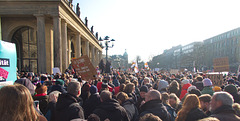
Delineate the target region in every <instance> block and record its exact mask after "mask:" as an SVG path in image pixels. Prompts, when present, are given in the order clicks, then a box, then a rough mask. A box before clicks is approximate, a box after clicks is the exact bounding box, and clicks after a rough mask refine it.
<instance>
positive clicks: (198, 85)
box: [193, 76, 204, 91]
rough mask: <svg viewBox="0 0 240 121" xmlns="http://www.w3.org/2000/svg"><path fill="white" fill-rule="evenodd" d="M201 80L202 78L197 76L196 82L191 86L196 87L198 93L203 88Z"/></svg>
mask: <svg viewBox="0 0 240 121" xmlns="http://www.w3.org/2000/svg"><path fill="white" fill-rule="evenodd" d="M202 80H203V78H202V76H197V77H196V82H194V83H193V85H194V86H196V87H197V89H199V90H200V91H202V90H203V88H204V86H203V82H202Z"/></svg>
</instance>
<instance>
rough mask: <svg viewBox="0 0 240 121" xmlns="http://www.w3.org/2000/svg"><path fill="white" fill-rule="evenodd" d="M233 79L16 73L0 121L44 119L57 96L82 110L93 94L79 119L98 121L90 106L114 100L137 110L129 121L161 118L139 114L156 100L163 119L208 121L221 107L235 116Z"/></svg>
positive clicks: (239, 108) (238, 111) (239, 99)
mask: <svg viewBox="0 0 240 121" xmlns="http://www.w3.org/2000/svg"><path fill="white" fill-rule="evenodd" d="M238 79H239V77H237V75H233V74H229V75H224V76H223V78H222V79H221V81H222V82H223V83H222V85H215V84H214V83H213V81H212V80H211V79H210V78H207V75H206V74H203V73H201V74H198V73H191V72H182V73H179V74H170V73H169V72H151V71H141V72H139V73H137V74H136V73H132V72H123V71H122V72H118V71H116V70H114V71H112V72H111V73H110V74H109V73H108V74H100V75H97V76H95V77H94V78H93V79H82V78H81V76H80V75H78V74H70V72H69V73H64V74H55V75H53V74H52V75H50V74H34V73H30V72H29V73H21V74H19V75H18V79H17V80H16V81H15V84H14V85H11V86H5V87H3V88H1V89H0V95H1V96H0V102H1V104H0V105H1V106H0V115H1V116H0V119H1V120H19V121H23V120H27V121H30V120H39V116H40V115H43V116H45V117H46V118H48V117H47V116H46V115H47V112H48V105H49V103H50V102H54V103H57V102H58V98H59V96H60V95H63V94H70V95H73V96H74V97H76V98H79V99H81V101H80V102H79V104H80V105H81V106H82V107H83V109H84V112H85V107H87V106H86V105H88V103H89V102H90V98H92V97H91V96H93V95H99V96H98V97H99V102H100V103H99V104H96V106H95V107H94V109H92V110H91V111H90V112H89V113H87V115H85V118H84V119H85V120H91V119H92V120H93V119H94V120H96V119H100V118H99V117H101V116H98V115H95V114H94V110H95V108H97V106H98V105H100V104H101V103H103V102H108V101H110V100H116V101H117V102H118V103H119V105H120V106H122V107H124V105H126V102H131V104H132V105H131V106H133V107H135V108H136V109H137V112H135V114H133V115H136V117H134V118H133V116H132V118H129V120H141V121H147V120H153V121H160V120H165V119H161V117H160V116H158V115H156V114H154V113H147V114H145V115H143V116H141V113H142V112H144V111H143V110H144V108H143V106H144V105H147V104H148V103H150V102H153V101H157V100H159V101H161V103H162V104H163V105H164V106H165V107H166V108H165V109H166V110H167V111H168V114H169V115H170V119H169V120H176V121H184V120H187V119H191V116H189V114H190V113H192V112H194V111H193V110H195V109H196V111H201V112H203V114H202V115H201V116H199V118H198V120H200V119H206V121H207V120H208V118H210V117H215V118H216V119H218V118H219V117H217V116H215V114H217V113H218V112H219V111H218V110H220V109H221V108H222V107H223V106H225V107H230V108H231V109H233V111H234V114H235V115H236V116H237V115H238V116H240V105H239V104H240V96H239V93H240V92H239V91H240V90H239V86H240V85H239V80H238ZM9 95H11V96H9ZM34 101H39V105H38V106H37V105H34V103H33V102H34ZM90 105H91V104H90ZM198 109H199V110H198ZM125 110H126V112H128V113H129V111H128V109H127V108H126V109H125ZM16 112H17V113H16ZM22 113H24V114H22ZM213 114H214V115H213ZM10 115H11V116H10ZM129 115H130V114H128V117H131V116H129ZM131 115H132V114H131ZM94 117H97V118H94ZM238 118H239V117H238ZM209 120H210V119H209Z"/></svg>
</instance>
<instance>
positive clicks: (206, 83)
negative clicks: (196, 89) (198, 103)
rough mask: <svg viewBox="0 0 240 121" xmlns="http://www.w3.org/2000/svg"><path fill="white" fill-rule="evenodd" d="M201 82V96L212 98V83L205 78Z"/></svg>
mask: <svg viewBox="0 0 240 121" xmlns="http://www.w3.org/2000/svg"><path fill="white" fill-rule="evenodd" d="M202 82H203V86H204V88H203V90H202V94H209V95H211V96H212V95H213V93H214V91H213V90H212V81H211V80H210V79H209V78H206V79H204V80H203V81H202Z"/></svg>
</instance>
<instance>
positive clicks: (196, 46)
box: [149, 28, 240, 72]
mask: <svg viewBox="0 0 240 121" xmlns="http://www.w3.org/2000/svg"><path fill="white" fill-rule="evenodd" d="M239 41H240V28H236V29H233V30H231V31H228V32H225V33H222V34H219V35H217V36H214V37H211V38H209V39H206V40H204V41H203V42H193V43H190V44H188V45H185V46H181V45H179V46H177V48H176V47H173V48H171V49H168V50H165V51H164V52H163V54H161V55H158V56H155V57H153V59H152V60H151V61H150V62H149V65H150V66H152V67H151V68H162V69H164V70H170V69H188V70H189V71H193V70H194V67H195V69H196V70H199V71H207V70H213V60H214V59H217V58H222V57H228V60H229V68H230V71H231V72H236V71H237V69H238V66H239V65H240V42H239Z"/></svg>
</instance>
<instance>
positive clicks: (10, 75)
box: [0, 40, 17, 85]
mask: <svg viewBox="0 0 240 121" xmlns="http://www.w3.org/2000/svg"><path fill="white" fill-rule="evenodd" d="M16 72H17V54H16V47H15V44H14V43H10V42H6V41H2V40H0V81H1V83H3V82H6V81H12V82H14V81H16V80H17V73H16ZM0 85H1V84H0Z"/></svg>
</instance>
